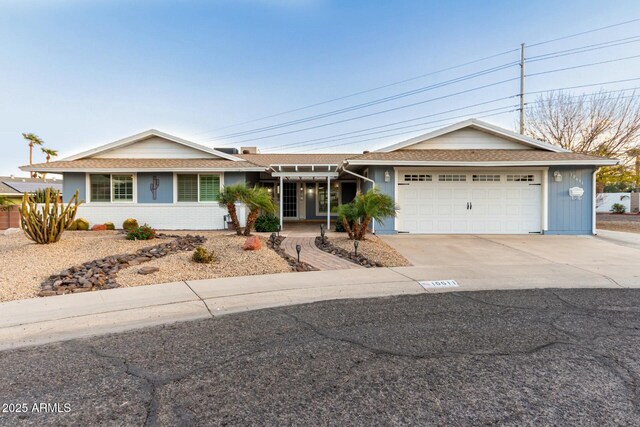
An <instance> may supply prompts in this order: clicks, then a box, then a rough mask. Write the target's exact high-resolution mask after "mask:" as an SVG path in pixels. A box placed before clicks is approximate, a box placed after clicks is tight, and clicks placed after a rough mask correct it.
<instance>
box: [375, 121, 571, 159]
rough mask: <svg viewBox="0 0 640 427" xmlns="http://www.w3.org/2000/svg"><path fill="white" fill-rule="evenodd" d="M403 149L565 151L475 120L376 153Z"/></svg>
mask: <svg viewBox="0 0 640 427" xmlns="http://www.w3.org/2000/svg"><path fill="white" fill-rule="evenodd" d="M403 149H411V150H429V149H440V150H455V149H466V150H468V149H506V150H523V149H538V150H545V151H552V152H556V153H559V152H567V151H568V150H565V149H563V148H561V147H558V146H555V145H552V144H549V143H546V142H543V141H538V140H537V139H534V138H530V137H528V136H525V135H521V134H519V133H515V132H512V131H510V130H508V129H504V128H501V127H499V126H495V125H492V124H490V123H487V122H483V121H480V120H477V119H469V120H465V121H463V122H460V123H456V124H453V125H451V126H447V127H444V128H442V129H438V130H436V131H433V132H430V133H427V134H424V135H420V136H417V137H414V138H411V139H408V140H406V141H402V142H400V143H397V144H393V145H390V146H388V147H384V148H381V149H379V150H376V151H379V152H392V151H397V150H403Z"/></svg>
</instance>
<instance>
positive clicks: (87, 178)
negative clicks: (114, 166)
mask: <svg viewBox="0 0 640 427" xmlns="http://www.w3.org/2000/svg"><path fill="white" fill-rule="evenodd" d="M91 175H109V198H110V200H109V201H108V202H92V201H91ZM113 175H118V176H126V175H131V178H132V183H133V198H132V200H113ZM85 187H86V191H87V200H86V202H85V203H87V204H94V205H99V204H112V203H115V204H118V203H126V204H131V203H138V174H137V173H136V172H116V173H105V172H87V173H85Z"/></svg>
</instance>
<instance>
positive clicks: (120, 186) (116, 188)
mask: <svg viewBox="0 0 640 427" xmlns="http://www.w3.org/2000/svg"><path fill="white" fill-rule="evenodd" d="M111 188H112V190H113V192H112V194H113V201H114V202H133V176H132V175H112V176H111Z"/></svg>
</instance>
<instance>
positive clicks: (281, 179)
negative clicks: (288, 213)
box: [280, 177, 284, 231]
mask: <svg viewBox="0 0 640 427" xmlns="http://www.w3.org/2000/svg"><path fill="white" fill-rule="evenodd" d="M282 183H283V177H280V230H281V231H282V229H283V227H282V225H283V223H282V218H283V217H282V207H283V202H282V193H283V190H284V188H282V187H283V186H282Z"/></svg>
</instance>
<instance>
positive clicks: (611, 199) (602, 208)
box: [596, 193, 631, 212]
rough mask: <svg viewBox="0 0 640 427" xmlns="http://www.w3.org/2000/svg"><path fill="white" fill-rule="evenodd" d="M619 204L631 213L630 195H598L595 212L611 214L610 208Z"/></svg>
mask: <svg viewBox="0 0 640 427" xmlns="http://www.w3.org/2000/svg"><path fill="white" fill-rule="evenodd" d="M614 203H620V204H622V205H624V207H625V208H627V212H631V193H598V195H597V196H596V212H611V206H612V205H613V204H614Z"/></svg>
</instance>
